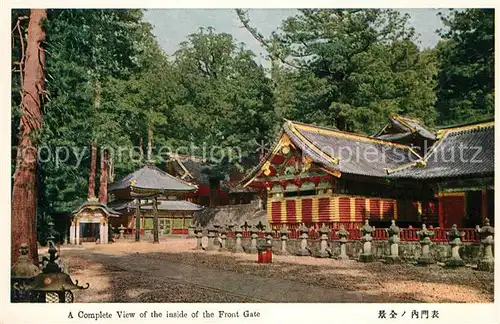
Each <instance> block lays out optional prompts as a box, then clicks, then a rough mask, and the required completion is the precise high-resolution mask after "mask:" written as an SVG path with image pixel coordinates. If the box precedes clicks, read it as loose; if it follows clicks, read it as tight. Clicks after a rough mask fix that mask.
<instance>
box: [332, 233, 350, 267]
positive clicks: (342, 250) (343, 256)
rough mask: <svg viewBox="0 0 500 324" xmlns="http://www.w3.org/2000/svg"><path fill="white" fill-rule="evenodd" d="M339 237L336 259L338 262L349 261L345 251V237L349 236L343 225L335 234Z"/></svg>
mask: <svg viewBox="0 0 500 324" xmlns="http://www.w3.org/2000/svg"><path fill="white" fill-rule="evenodd" d="M335 234H337V236H338V237H339V243H340V255H339V257H338V259H340V260H349V257H348V256H347V251H346V243H347V242H348V240H347V237H348V236H349V232H348V231H347V230H346V229H345V227H344V225H340V228H339V230H338V231H337V232H335Z"/></svg>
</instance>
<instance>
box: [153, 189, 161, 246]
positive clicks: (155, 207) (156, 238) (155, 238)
mask: <svg viewBox="0 0 500 324" xmlns="http://www.w3.org/2000/svg"><path fill="white" fill-rule="evenodd" d="M153 243H160V237H159V233H158V200H157V198H156V197H154V198H153Z"/></svg>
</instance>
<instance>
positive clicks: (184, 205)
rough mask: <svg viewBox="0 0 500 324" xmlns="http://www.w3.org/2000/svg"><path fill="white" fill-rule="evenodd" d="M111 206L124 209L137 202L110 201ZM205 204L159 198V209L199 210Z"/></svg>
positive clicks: (143, 207)
mask: <svg viewBox="0 0 500 324" xmlns="http://www.w3.org/2000/svg"><path fill="white" fill-rule="evenodd" d="M110 206H113V208H115V209H117V210H122V209H125V208H130V209H135V204H134V201H133V200H120V201H114V202H112V203H110ZM151 209H153V206H142V207H141V210H151ZM202 209H203V206H200V205H197V204H194V203H192V202H189V201H185V200H158V210H169V211H199V210H202Z"/></svg>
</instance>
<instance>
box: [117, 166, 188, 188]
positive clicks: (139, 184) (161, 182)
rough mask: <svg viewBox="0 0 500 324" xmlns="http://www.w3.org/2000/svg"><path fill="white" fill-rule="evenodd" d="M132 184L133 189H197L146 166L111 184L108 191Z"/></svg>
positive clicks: (159, 170)
mask: <svg viewBox="0 0 500 324" xmlns="http://www.w3.org/2000/svg"><path fill="white" fill-rule="evenodd" d="M131 182H132V183H133V186H134V188H138V189H148V190H158V191H161V192H165V191H194V190H196V189H197V187H196V186H195V185H192V184H190V183H188V182H186V181H182V180H180V179H177V178H176V177H174V176H172V175H170V174H168V173H167V172H165V171H163V170H161V169H159V168H157V167H155V166H154V165H146V166H144V167H142V168H141V169H139V170H137V171H135V172H133V173H130V174H129V175H127V176H126V177H125V178H123V179H121V180H119V181H117V182H115V183H113V184H112V185H111V186H110V187H109V191H115V190H120V189H126V188H129V187H130V185H131Z"/></svg>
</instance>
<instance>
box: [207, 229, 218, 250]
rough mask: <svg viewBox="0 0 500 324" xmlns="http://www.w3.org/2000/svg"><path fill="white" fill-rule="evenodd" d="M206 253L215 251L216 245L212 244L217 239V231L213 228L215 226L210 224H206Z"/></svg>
mask: <svg viewBox="0 0 500 324" xmlns="http://www.w3.org/2000/svg"><path fill="white" fill-rule="evenodd" d="M207 232H208V234H207V237H208V239H207V251H213V250H216V249H217V245H216V244H214V242H215V240H216V239H217V237H216V236H217V229H216V228H215V226H214V225H213V224H212V223H210V224H208V226H207Z"/></svg>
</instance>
